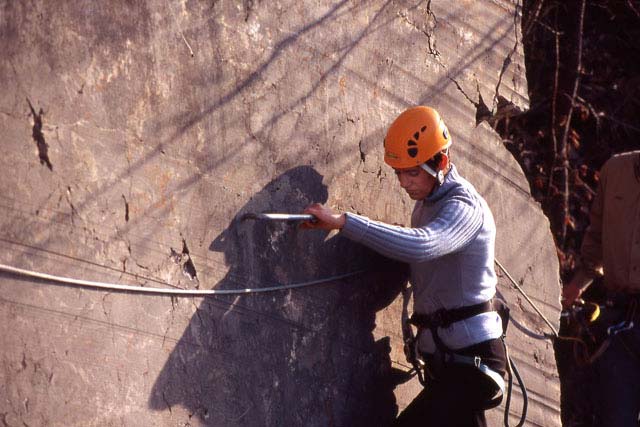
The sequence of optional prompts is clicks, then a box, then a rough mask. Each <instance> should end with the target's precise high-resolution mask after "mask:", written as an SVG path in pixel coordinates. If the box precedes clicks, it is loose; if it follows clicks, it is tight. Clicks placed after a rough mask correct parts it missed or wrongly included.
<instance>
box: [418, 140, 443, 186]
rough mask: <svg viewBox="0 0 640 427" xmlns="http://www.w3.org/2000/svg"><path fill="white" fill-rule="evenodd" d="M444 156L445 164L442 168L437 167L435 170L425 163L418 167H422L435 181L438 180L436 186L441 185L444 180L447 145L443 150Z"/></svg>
mask: <svg viewBox="0 0 640 427" xmlns="http://www.w3.org/2000/svg"><path fill="white" fill-rule="evenodd" d="M443 154H444V156H445V159H446V160H445V162H444V163H445V166H444V168H443V169H438V170H437V171H436V170H434V169H433V168H432V167H431V166H429V165H428V164H426V163H423V164H421V165H420V167H421V168H422V169H424V170H425V171H426V172H427V173H428V174H429V175H431V176H432V177H434V178H435V179H436V181H437V182H438V186H440V185H442V183H443V182H444V169H446V168H447V163H448V161H449V146H447V147H446V149H445V151H444V153H443Z"/></svg>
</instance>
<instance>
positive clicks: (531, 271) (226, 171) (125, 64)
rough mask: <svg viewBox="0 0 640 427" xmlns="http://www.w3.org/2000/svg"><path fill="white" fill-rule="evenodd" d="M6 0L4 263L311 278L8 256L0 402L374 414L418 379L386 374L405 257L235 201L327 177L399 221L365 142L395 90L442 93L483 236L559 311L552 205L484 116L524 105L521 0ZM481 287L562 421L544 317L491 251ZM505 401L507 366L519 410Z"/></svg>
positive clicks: (300, 421)
mask: <svg viewBox="0 0 640 427" xmlns="http://www.w3.org/2000/svg"><path fill="white" fill-rule="evenodd" d="M1 10H2V12H1V13H0V35H1V36H0V49H1V51H2V52H3V61H1V62H0V82H1V85H2V90H1V91H0V135H1V138H2V146H3V156H2V158H1V159H0V166H1V167H0V210H1V212H2V213H1V214H0V247H1V248H2V251H1V252H0V262H1V263H2V264H8V265H12V266H15V267H20V268H25V269H30V270H35V271H42V272H47V273H50V274H55V275H61V276H68V277H77V278H84V279H89V280H95V281H101V282H110V283H114V282H116V283H123V284H130V285H137V286H144V287H161V286H164V287H178V288H188V289H228V290H232V289H244V288H263V287H266V286H273V285H274V284H289V283H300V282H307V281H311V280H316V279H327V281H325V282H323V283H321V284H318V285H315V286H312V287H307V288H303V289H295V290H289V291H276V292H271V293H256V294H243V295H220V296H215V297H208V298H183V297H169V296H146V295H140V294H136V293H123V292H109V291H102V290H95V289H81V288H77V287H72V286H63V285H56V284H52V283H51V282H48V281H44V280H35V279H29V278H26V277H22V276H17V275H12V274H7V273H2V274H0V325H1V326H0V356H1V359H0V364H1V369H0V384H2V392H1V393H0V395H1V396H2V399H0V420H2V422H3V425H7V426H15V425H20V426H22V425H31V426H35V425H51V426H121V425H122V426H139V425H166V426H174V425H176V426H177V425H179V426H186V425H192V426H196V425H206V426H232V425H242V426H254V425H255V426H264V425H270V426H283V425H291V426H294V425H306V426H327V425H337V426H353V425H385V424H388V422H389V421H390V420H391V419H393V417H394V416H395V415H396V414H397V412H398V411H399V410H402V409H403V408H404V407H405V406H406V405H407V404H408V403H409V402H410V401H411V399H412V398H413V397H414V396H415V395H416V394H417V393H418V391H419V390H420V385H419V384H418V382H417V380H416V379H415V378H413V379H411V380H409V381H407V375H406V374H405V372H406V371H408V366H407V363H406V362H405V360H404V356H403V355H402V337H401V334H400V314H401V311H402V308H403V303H405V302H406V301H403V296H402V293H401V289H402V286H403V284H402V282H401V278H400V274H399V273H398V271H399V267H398V266H397V265H395V264H392V263H390V262H386V261H385V260H383V259H381V258H380V257H378V256H377V255H375V254H373V253H371V252H370V251H368V250H366V249H364V248H362V247H360V246H357V245H355V244H353V243H351V242H349V241H347V240H346V239H344V238H342V237H340V236H339V235H329V236H327V235H325V234H324V233H321V232H305V231H301V230H298V229H297V228H296V227H295V226H292V225H287V224H267V223H264V222H255V221H253V222H252V221H240V219H239V218H240V216H241V215H242V214H244V213H247V212H262V211H269V210H271V211H286V212H298V211H300V210H301V209H302V208H303V207H304V206H305V205H307V204H309V203H311V202H323V203H328V204H330V205H332V206H334V207H336V208H338V209H342V210H351V211H357V212H359V213H362V214H365V215H368V216H370V217H372V218H374V219H379V220H384V221H388V222H396V223H405V224H406V223H408V218H409V214H410V211H411V208H412V204H411V203H410V201H409V200H407V199H406V198H405V197H404V196H403V194H402V192H401V191H398V190H399V188H398V185H397V183H396V182H395V177H394V175H393V172H392V171H391V170H390V169H389V168H387V167H386V166H385V165H384V164H383V163H382V155H381V154H382V153H381V141H382V138H383V134H384V130H385V127H386V126H387V125H388V124H389V123H390V121H391V120H392V119H393V118H394V117H395V116H396V115H397V114H398V113H399V112H400V111H402V110H403V109H404V108H406V107H407V106H410V105H415V104H429V105H432V106H434V107H436V108H437V109H438V110H440V112H441V114H442V115H443V117H444V118H445V120H446V121H447V123H448V126H449V129H450V130H451V133H452V135H453V138H454V146H453V148H452V156H453V161H454V162H455V163H456V164H457V166H458V168H459V170H460V172H461V173H462V174H463V175H464V176H465V177H467V178H468V179H469V180H470V181H471V182H472V183H473V184H474V185H476V187H477V188H478V189H479V191H480V192H481V193H482V194H483V195H484V196H485V198H486V199H487V201H488V202H489V205H490V206H491V208H492V209H493V211H494V215H495V217H496V222H497V225H498V247H497V257H498V259H499V260H500V262H501V263H502V264H503V265H504V266H506V267H507V269H509V270H510V272H511V274H512V276H513V277H515V278H516V280H517V281H518V282H519V283H520V285H521V286H522V287H523V288H524V289H525V291H526V292H527V293H528V294H529V295H530V296H531V297H532V299H533V300H534V302H535V303H536V304H537V305H538V306H540V307H541V309H542V311H543V312H544V314H545V315H546V316H547V317H548V318H549V319H551V321H552V322H553V323H555V322H556V321H557V317H558V310H559V304H558V293H559V286H558V275H557V270H558V266H557V259H556V254H555V250H554V246H553V242H552V239H551V235H550V232H549V227H548V223H547V220H546V218H545V217H544V216H543V214H542V212H541V210H540V209H539V207H538V206H537V205H536V204H535V203H534V202H533V201H532V199H531V197H530V196H529V193H528V189H527V183H526V180H525V179H524V176H523V174H522V172H521V171H520V169H519V167H518V165H517V164H516V162H515V161H514V160H513V159H512V158H511V157H510V154H509V153H508V152H507V150H506V149H504V148H503V146H502V144H501V142H500V139H499V138H498V137H497V135H496V134H495V133H494V132H493V131H492V129H491V128H490V127H489V126H488V125H487V123H486V122H482V121H483V120H489V121H490V119H491V118H492V116H493V115H496V114H508V113H509V111H512V110H517V109H518V108H521V109H524V108H526V107H527V95H526V93H527V91H526V81H525V77H524V65H523V64H524V62H523V58H522V49H521V45H520V43H519V38H520V29H519V25H520V16H519V5H518V4H514V3H512V2H509V1H506V0H501V1H495V0H494V1H489V0H484V1H458V2H446V1H429V2H423V1H402V2H392V1H377V0H376V1H370V2H363V3H360V2H355V3H354V2H347V1H341V2H314V3H313V4H311V3H310V2H297V1H288V2H287V1H282V2H280V1H278V2H254V1H244V2H235V1H210V2H205V1H193V0H192V1H181V2H161V1H157V0H148V1H141V2H116V3H114V2H108V3H105V4H103V3H96V2H92V1H76V2H47V1H39V0H33V1H23V2H11V1H3V2H1ZM477 122H482V123H481V124H480V125H478V126H476V124H477ZM498 272H499V273H500V274H502V273H501V271H500V270H498ZM345 273H354V275H352V276H349V277H347V278H343V279H335V277H336V276H340V275H343V274H345ZM500 293H501V294H502V296H503V297H504V298H505V299H506V300H507V301H508V302H509V303H510V305H511V307H512V314H513V317H514V319H515V320H516V321H517V324H516V323H514V324H512V326H511V327H510V330H509V337H508V342H509V343H510V344H511V354H512V356H513V357H514V359H515V360H516V362H517V363H518V365H519V367H520V371H521V373H522V375H523V377H524V379H525V381H526V384H527V387H528V391H529V399H530V401H529V418H528V419H529V425H544V426H556V425H559V415H558V406H559V405H558V401H559V386H558V379H557V375H556V371H555V362H554V359H553V351H552V346H551V343H550V342H548V341H544V340H537V339H535V338H534V335H535V334H541V333H543V332H550V331H549V329H548V327H547V326H546V325H545V324H544V323H543V322H542V320H541V319H540V318H539V316H537V315H536V314H535V313H534V312H533V310H532V309H531V307H530V306H529V305H528V304H527V302H525V301H524V299H523V298H522V297H521V296H520V294H519V293H516V292H515V291H513V290H512V287H511V285H510V284H509V283H508V282H507V281H506V279H505V277H504V275H501V283H500ZM531 332H534V333H535V334H532V333H531ZM520 402H521V396H520V394H519V391H518V390H514V399H513V404H512V416H513V417H516V416H517V415H518V410H519V408H520V405H521V403H520ZM489 418H490V420H491V425H499V423H500V422H501V421H500V420H501V419H502V412H501V411H500V410H499V409H496V410H493V411H491V412H490V413H489ZM514 419H515V418H514Z"/></svg>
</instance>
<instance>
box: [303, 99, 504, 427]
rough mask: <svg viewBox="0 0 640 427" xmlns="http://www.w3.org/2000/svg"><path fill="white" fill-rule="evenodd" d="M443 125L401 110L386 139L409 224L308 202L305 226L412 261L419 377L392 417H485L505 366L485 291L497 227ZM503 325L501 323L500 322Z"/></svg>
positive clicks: (455, 420) (407, 422)
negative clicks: (310, 218) (407, 201)
mask: <svg viewBox="0 0 640 427" xmlns="http://www.w3.org/2000/svg"><path fill="white" fill-rule="evenodd" d="M450 146H451V135H450V134H449V131H448V129H447V127H446V126H445V124H444V122H443V120H442V118H441V117H440V115H439V114H438V112H437V111H436V110H434V109H433V108H430V107H425V106H418V107H413V108H410V109H408V110H406V111H404V112H403V113H402V114H400V115H399V116H398V117H397V118H396V120H395V121H394V122H393V123H392V124H391V126H390V127H389V129H388V132H387V134H386V137H385V139H384V160H385V163H386V164H387V165H389V166H390V167H392V168H393V170H394V171H395V174H396V176H397V178H398V181H399V184H400V186H401V187H402V189H404V190H405V191H406V192H407V194H408V195H409V197H410V198H411V199H413V200H415V202H416V203H415V207H414V210H413V214H412V217H411V227H400V226H396V225H390V224H387V223H384V222H379V221H374V220H371V219H369V218H367V217H365V216H361V215H356V214H353V213H350V212H346V213H340V212H336V211H334V210H333V209H331V208H329V207H327V206H323V205H320V204H313V205H310V206H308V207H307V208H306V209H305V213H309V214H313V215H315V217H316V218H317V221H315V222H306V223H304V225H303V226H304V227H305V228H312V229H313V228H318V229H324V230H333V229H339V230H340V234H341V235H342V236H345V237H347V238H350V239H352V240H354V241H356V242H360V243H361V244H363V245H365V246H367V247H369V248H371V249H373V250H375V251H377V252H379V253H381V254H382V255H384V256H387V257H389V258H392V259H395V260H399V261H403V262H406V263H408V264H409V265H410V282H411V286H412V289H413V299H414V307H413V313H414V314H413V316H412V317H411V323H412V324H413V325H415V326H416V327H417V328H418V329H417V331H418V333H417V336H416V344H415V345H416V353H417V354H418V355H419V357H420V359H422V360H423V361H424V363H425V366H426V368H425V374H426V375H425V381H426V383H427V386H426V387H425V389H424V390H422V391H421V392H420V393H419V394H418V396H417V397H416V398H415V399H414V400H413V401H412V402H411V404H410V405H409V406H408V407H407V408H406V409H405V410H404V411H403V412H402V413H401V414H400V415H399V417H398V418H397V419H396V423H395V425H398V426H412V425H421V426H422V425H429V426H447V427H452V426H461V427H462V426H486V425H487V424H486V418H485V413H484V412H485V410H486V409H488V408H490V407H493V406H496V405H497V404H499V403H500V400H501V398H502V394H501V393H502V392H503V391H504V380H503V378H504V375H505V372H506V369H507V366H506V356H505V348H504V345H503V342H502V337H503V324H502V321H501V317H500V315H499V314H498V312H497V311H496V308H495V304H494V300H493V297H494V295H495V293H496V283H497V278H496V275H495V272H494V269H493V265H494V245H495V237H496V227H495V223H494V220H493V215H492V213H491V211H490V209H489V207H488V205H487V203H486V202H485V200H484V199H483V198H482V197H481V196H480V194H478V192H477V191H476V190H475V188H474V187H473V186H472V185H471V184H470V183H469V182H468V181H466V180H465V179H464V178H463V177H462V176H460V174H459V173H458V170H457V169H456V167H455V166H454V165H453V164H452V163H451V162H450V157H449V149H450ZM505 327H506V326H505Z"/></svg>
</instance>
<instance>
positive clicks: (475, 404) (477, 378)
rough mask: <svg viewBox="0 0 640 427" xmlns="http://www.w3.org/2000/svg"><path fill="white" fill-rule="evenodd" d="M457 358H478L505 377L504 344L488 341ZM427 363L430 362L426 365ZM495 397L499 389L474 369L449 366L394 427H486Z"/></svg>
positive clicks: (442, 369) (436, 376)
mask: <svg viewBox="0 0 640 427" xmlns="http://www.w3.org/2000/svg"><path fill="white" fill-rule="evenodd" d="M456 353H457V354H462V355H465V356H479V357H481V359H482V363H484V364H485V365H487V366H488V367H489V368H491V369H492V370H494V371H496V372H498V373H500V374H501V375H502V376H504V374H505V369H506V356H505V352H504V346H503V344H502V340H500V339H495V340H489V341H485V342H482V343H479V344H476V345H473V346H470V347H466V348H464V349H461V350H456ZM427 363H428V361H427ZM495 393H496V386H495V383H494V382H493V381H491V380H490V379H489V378H488V377H487V376H486V375H485V374H483V373H482V372H481V371H480V370H479V369H477V368H476V367H474V366H471V365H461V364H446V365H444V366H443V367H442V368H440V369H438V372H436V373H435V378H434V379H431V378H429V379H428V380H427V386H426V387H425V389H424V390H422V392H420V394H418V396H417V397H416V398H415V399H414V400H413V402H411V403H410V404H409V406H407V408H406V409H405V410H404V411H402V413H401V414H400V415H399V416H398V418H397V419H396V422H395V423H394V425H395V426H403V427H404V426H428V427H486V426H487V421H486V419H485V416H484V411H485V409H486V402H487V401H488V400H489V399H490V398H491V397H492V396H493V395H495Z"/></svg>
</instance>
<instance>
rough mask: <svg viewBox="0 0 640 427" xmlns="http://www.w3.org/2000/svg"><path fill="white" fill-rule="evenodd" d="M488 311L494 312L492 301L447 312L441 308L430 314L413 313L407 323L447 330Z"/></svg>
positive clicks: (419, 326)
mask: <svg viewBox="0 0 640 427" xmlns="http://www.w3.org/2000/svg"><path fill="white" fill-rule="evenodd" d="M490 311H494V307H493V300H489V301H485V302H481V303H479V304H474V305H468V306H465V307H460V308H452V309H449V310H447V309H445V308H441V309H439V310H436V311H434V312H433V313H430V314H420V313H413V314H412V315H411V318H410V319H409V323H411V324H412V325H415V326H417V327H418V328H429V329H431V328H447V327H449V326H450V325H451V324H452V323H455V322H459V321H460V320H464V319H468V318H469V317H473V316H476V315H478V314H481V313H488V312H490Z"/></svg>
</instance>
